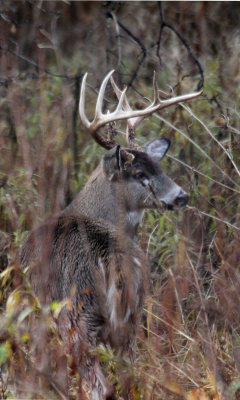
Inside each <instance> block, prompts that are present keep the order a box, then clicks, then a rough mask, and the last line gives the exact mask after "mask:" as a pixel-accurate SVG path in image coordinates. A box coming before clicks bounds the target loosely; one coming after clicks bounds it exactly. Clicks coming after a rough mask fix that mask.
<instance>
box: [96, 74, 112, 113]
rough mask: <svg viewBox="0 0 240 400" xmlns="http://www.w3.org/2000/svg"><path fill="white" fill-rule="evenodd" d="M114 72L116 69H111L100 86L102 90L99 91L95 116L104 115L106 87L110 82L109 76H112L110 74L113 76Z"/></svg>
mask: <svg viewBox="0 0 240 400" xmlns="http://www.w3.org/2000/svg"><path fill="white" fill-rule="evenodd" d="M113 73H114V69H112V71H110V72H109V73H108V74H107V75H106V76H105V78H104V79H103V81H102V84H101V87H100V90H99V93H98V98H97V103H96V110H95V118H99V117H101V116H102V115H103V114H102V104H103V98H104V93H105V89H106V86H107V84H108V81H109V78H110V76H112V74H113ZM95 118H94V119H95Z"/></svg>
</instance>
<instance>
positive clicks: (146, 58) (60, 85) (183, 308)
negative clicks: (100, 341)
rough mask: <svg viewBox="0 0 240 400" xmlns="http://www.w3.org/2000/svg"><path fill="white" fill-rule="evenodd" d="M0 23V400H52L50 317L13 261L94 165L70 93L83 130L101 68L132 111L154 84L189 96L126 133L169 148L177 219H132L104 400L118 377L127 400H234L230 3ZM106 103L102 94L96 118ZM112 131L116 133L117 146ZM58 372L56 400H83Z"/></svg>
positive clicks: (54, 9) (99, 8)
mask: <svg viewBox="0 0 240 400" xmlns="http://www.w3.org/2000/svg"><path fill="white" fill-rule="evenodd" d="M0 18H1V20H0V21H1V22H0V57H1V63H0V105H1V107H0V114H1V118H0V271H1V279H2V280H1V292H0V304H1V306H0V307H1V309H0V312H1V314H0V366H1V374H0V393H1V394H0V396H1V398H2V399H6V398H9V399H13V398H25V399H27V398H28V399H36V398H39V399H50V398H57V399H58V398H64V393H63V392H62V389H61V387H60V386H59V382H60V381H61V379H62V376H61V365H62V364H61V363H62V359H63V358H64V349H63V348H62V345H61V341H60V340H59V338H58V334H57V331H56V327H55V326H54V322H53V319H52V317H51V316H52V315H53V314H54V313H55V314H56V313H57V311H56V308H57V309H58V307H61V305H53V306H52V307H50V308H48V309H42V308H41V306H40V305H39V303H38V300H37V299H36V298H35V296H34V294H33V293H32V291H31V288H30V286H29V283H28V282H27V280H26V277H25V275H24V273H23V272H21V270H20V269H19V267H18V258H17V256H18V249H19V247H20V246H21V244H22V243H23V240H24V238H25V237H26V234H27V232H28V231H29V230H30V229H32V227H34V226H37V225H38V224H39V222H40V221H42V220H44V219H46V218H47V217H48V216H49V215H51V214H53V213H57V212H59V211H60V210H61V209H63V208H64V207H65V206H66V205H67V204H68V203H69V202H70V201H71V200H72V199H73V197H74V196H75V195H76V193H78V191H79V190H80V189H81V188H82V187H83V185H84V183H85V182H86V181H87V179H88V178H89V176H90V175H91V173H92V171H93V170H94V168H95V167H96V165H97V164H98V162H99V160H100V158H101V156H102V155H103V154H104V151H103V149H101V148H99V146H97V145H96V143H94V142H93V141H92V139H91V138H90V137H89V135H88V134H87V133H86V132H85V130H84V129H83V127H82V125H81V123H80V120H79V117H78V101H79V91H80V84H81V79H82V76H83V74H84V73H85V72H86V71H88V72H89V76H88V88H87V105H86V111H87V115H89V116H93V114H94V106H95V101H96V95H97V92H98V89H99V86H100V84H101V81H102V79H103V77H104V76H105V75H106V73H107V72H108V71H109V70H111V69H115V71H116V72H115V79H116V81H117V82H118V84H119V85H120V86H121V87H122V86H123V85H127V86H128V98H129V99H130V101H131V104H132V105H133V106H134V107H135V108H138V107H141V106H142V105H143V104H148V103H149V99H151V98H152V93H153V90H152V76H153V71H154V70H155V71H156V72H157V77H158V85H159V88H161V89H162V90H163V91H164V92H165V95H164V96H168V95H171V94H172V93H175V94H181V93H186V92H190V91H195V90H197V89H199V88H201V87H203V94H202V96H201V97H200V98H198V99H197V100H195V101H193V102H191V103H188V104H187V105H185V106H184V105H178V106H175V107H171V108H170V109H167V110H163V111H162V112H161V114H159V115H153V116H152V117H151V118H148V119H147V120H145V121H144V122H143V123H142V125H141V126H140V127H139V128H138V130H137V140H138V143H139V144H143V143H145V142H146V141H147V140H151V139H153V138H156V137H159V136H166V137H168V138H170V139H171V142H172V145H171V149H170V152H169V156H168V157H166V159H165V160H164V161H163V168H164V169H165V170H166V171H167V172H168V174H169V175H170V176H172V177H173V178H174V179H175V180H176V182H177V183H179V184H180V185H181V186H182V187H183V188H184V189H185V190H187V191H188V192H189V194H190V205H189V207H188V208H186V209H185V210H184V211H176V212H174V213H173V212H169V211H168V212H164V214H163V213H159V212H156V211H154V212H150V213H148V215H146V216H145V218H144V223H143V226H142V227H141V230H140V235H139V241H140V244H141V246H142V248H143V249H144V250H145V251H146V252H147V254H148V257H149V259H150V262H151V283H152V286H151V289H150V293H149V296H148V299H147V301H146V306H145V310H144V313H143V324H142V327H141V330H140V333H139V346H138V357H137V360H136V361H135V363H134V367H133V368H132V367H131V366H130V365H129V363H128V361H127V360H125V361H119V360H118V358H117V355H115V354H113V353H112V351H111V349H108V348H100V349H99V357H100V359H101V360H102V362H103V364H104V365H105V368H106V372H107V374H108V376H109V379H111V380H112V381H113V382H114V383H115V385H116V388H117V391H118V395H119V398H120V396H121V389H120V383H121V379H125V378H126V376H128V379H129V380H130V383H131V385H130V386H131V396H132V397H131V398H133V399H149V400H150V399H176V400H177V399H187V400H195V399H201V400H205V399H239V398H240V376H239V370H240V347H239V346H240V317H239V309H240V296H239V294H240V292H239V290H240V277H239V268H240V249H239V236H240V235H239V231H240V223H239V222H240V201H239V194H240V180H239V176H240V172H239V169H238V165H239V152H240V140H239V139H240V130H239V116H240V115H239V103H240V70H239V55H240V30H239V26H240V5H239V3H238V2H198V1H197V2H191V3H189V2H163V3H161V2H101V1H99V2H71V1H62V2H60V1H51V2H46V1H33V0H32V1H11V2H9V1H7V0H5V1H4V0H3V1H2V2H1V5H0ZM115 104H116V99H115V98H114V96H113V94H112V92H111V89H110V87H109V88H108V90H107V95H106V99H105V109H106V110H107V109H108V108H110V109H112V108H113V107H114V106H115ZM124 128H125V125H124V123H120V122H118V123H117V125H116V129H117V131H118V132H119V135H118V140H119V142H120V143H122V144H124V136H123V134H122V133H123V132H124ZM103 134H104V133H103ZM55 316H56V315H55ZM33 320H35V321H36V323H37V326H38V330H37V332H36V330H35V331H34V329H32V324H31V322H32V321H33ZM42 349H44V350H46V349H47V351H44V352H43V351H42ZM122 364H123V365H122ZM69 365H70V367H71V371H72V372H71V377H70V381H69V385H70V388H71V396H72V398H73V399H84V398H88V389H87V387H86V386H85V384H84V383H82V382H81V379H80V377H79V376H78V375H77V372H76V370H75V368H74V366H73V365H71V360H70V361H69ZM124 377H125V378H124Z"/></svg>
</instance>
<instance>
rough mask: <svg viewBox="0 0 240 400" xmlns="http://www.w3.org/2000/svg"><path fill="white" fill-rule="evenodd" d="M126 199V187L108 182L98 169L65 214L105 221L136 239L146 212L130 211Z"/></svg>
mask: <svg viewBox="0 0 240 400" xmlns="http://www.w3.org/2000/svg"><path fill="white" fill-rule="evenodd" d="M124 198H125V197H124V186H123V187H121V185H118V184H117V183H115V182H110V181H108V180H107V179H106V177H105V176H104V174H103V172H102V171H101V169H100V167H98V168H97V169H96V170H95V171H94V172H93V174H92V175H91V177H90V179H89V180H88V182H87V183H86V185H85V186H84V188H83V189H82V190H81V192H80V193H79V194H78V195H77V196H76V198H75V199H74V200H73V201H72V203H70V204H69V206H68V207H67V208H66V209H65V210H64V211H63V214H64V215H71V216H81V215H86V216H88V217H90V218H93V219H103V220H105V221H107V222H109V223H110V224H111V225H113V226H114V227H116V228H117V227H119V226H122V227H123V228H124V230H125V232H126V234H127V235H128V236H130V237H132V238H134V237H135V236H136V234H137V228H138V225H139V223H140V222H141V220H142V217H143V213H144V211H142V210H139V211H138V210H131V209H129V207H128V205H127V204H125V203H124Z"/></svg>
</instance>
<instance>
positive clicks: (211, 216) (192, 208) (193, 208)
mask: <svg viewBox="0 0 240 400" xmlns="http://www.w3.org/2000/svg"><path fill="white" fill-rule="evenodd" d="M186 208H187V209H188V210H192V211H195V212H197V213H198V214H202V215H205V216H206V217H209V218H212V219H215V220H216V221H219V222H222V223H223V224H225V225H228V226H230V227H231V228H233V229H236V230H237V231H240V228H238V227H237V226H236V225H233V224H231V223H230V222H228V221H226V220H225V219H222V218H218V217H214V216H213V215H211V214H208V213H206V212H205V211H201V210H199V209H198V208H197V207H192V206H188V205H187V206H186Z"/></svg>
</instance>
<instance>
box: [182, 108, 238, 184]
mask: <svg viewBox="0 0 240 400" xmlns="http://www.w3.org/2000/svg"><path fill="white" fill-rule="evenodd" d="M179 104H180V105H181V107H183V108H184V110H186V111H187V112H188V113H189V114H190V115H191V117H193V118H195V119H196V121H198V122H199V123H200V124H201V125H202V126H203V127H204V129H205V131H206V132H207V133H208V134H209V136H211V138H212V139H213V140H214V141H215V142H216V143H217V144H218V145H219V146H220V147H221V149H222V150H223V151H224V153H225V154H226V155H227V157H228V158H229V160H230V161H231V163H232V165H233V166H234V168H235V171H236V172H237V174H238V175H239V177H240V171H239V169H238V167H237V165H236V164H235V162H234V161H233V158H232V155H231V154H230V153H229V151H228V150H227V149H225V147H224V146H223V145H222V143H221V142H219V140H218V139H217V138H216V137H215V136H214V135H213V133H212V132H211V131H210V129H209V128H208V127H207V126H206V125H205V124H204V122H203V121H202V120H201V119H200V118H198V117H197V116H196V114H194V112H193V111H192V110H191V109H190V108H189V107H188V106H186V105H185V104H183V103H179Z"/></svg>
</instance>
